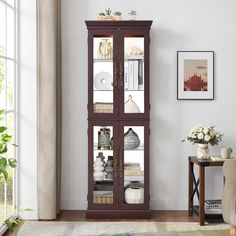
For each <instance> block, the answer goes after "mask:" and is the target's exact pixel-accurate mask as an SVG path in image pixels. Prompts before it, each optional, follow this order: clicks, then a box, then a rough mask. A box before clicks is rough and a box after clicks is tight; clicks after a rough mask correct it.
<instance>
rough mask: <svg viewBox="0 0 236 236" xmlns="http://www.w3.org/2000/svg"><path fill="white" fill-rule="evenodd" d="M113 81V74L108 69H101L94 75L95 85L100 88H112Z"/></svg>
mask: <svg viewBox="0 0 236 236" xmlns="http://www.w3.org/2000/svg"><path fill="white" fill-rule="evenodd" d="M112 82H113V79H112V75H111V74H110V73H108V72H106V71H101V72H99V73H97V74H96V75H95V77H94V86H95V88H96V89H98V90H112V89H113V87H112Z"/></svg>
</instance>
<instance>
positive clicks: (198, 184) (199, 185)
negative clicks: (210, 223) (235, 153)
mask: <svg viewBox="0 0 236 236" xmlns="http://www.w3.org/2000/svg"><path fill="white" fill-rule="evenodd" d="M194 164H195V165H198V166H199V178H198V179H196V177H195V174H194ZM223 164H224V160H220V161H213V160H211V159H208V160H201V159H198V158H197V157H196V156H189V157H188V181H189V185H188V212H189V216H192V215H193V213H196V214H197V215H198V216H199V224H200V225H201V226H203V225H205V218H206V216H207V218H208V217H209V218H211V219H217V218H222V215H221V214H217V215H206V214H205V168H206V167H214V166H223ZM195 194H196V195H197V197H198V201H199V206H194V205H193V199H194V196H195Z"/></svg>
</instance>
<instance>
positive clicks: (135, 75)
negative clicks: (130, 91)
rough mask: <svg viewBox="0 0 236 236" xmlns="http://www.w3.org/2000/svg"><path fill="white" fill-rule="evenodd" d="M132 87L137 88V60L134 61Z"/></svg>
mask: <svg viewBox="0 0 236 236" xmlns="http://www.w3.org/2000/svg"><path fill="white" fill-rule="evenodd" d="M133 88H134V90H138V61H134V71H133Z"/></svg>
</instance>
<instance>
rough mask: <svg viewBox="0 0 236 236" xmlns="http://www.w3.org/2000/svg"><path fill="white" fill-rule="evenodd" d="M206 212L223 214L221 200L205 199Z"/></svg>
mask: <svg viewBox="0 0 236 236" xmlns="http://www.w3.org/2000/svg"><path fill="white" fill-rule="evenodd" d="M205 214H212V215H214V214H215V215H216V214H222V210H221V200H206V201H205Z"/></svg>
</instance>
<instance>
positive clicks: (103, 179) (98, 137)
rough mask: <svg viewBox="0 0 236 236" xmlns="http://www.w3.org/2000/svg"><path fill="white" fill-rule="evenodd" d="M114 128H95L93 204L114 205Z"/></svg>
mask: <svg viewBox="0 0 236 236" xmlns="http://www.w3.org/2000/svg"><path fill="white" fill-rule="evenodd" d="M113 134H114V128H113V126H93V170H90V171H92V172H93V200H92V201H93V204H95V205H101V204H103V205H104V204H105V205H112V204H113V203H114V178H115V177H116V176H115V174H116V173H114V171H113V170H114V169H116V162H115V160H114V151H113Z"/></svg>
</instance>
